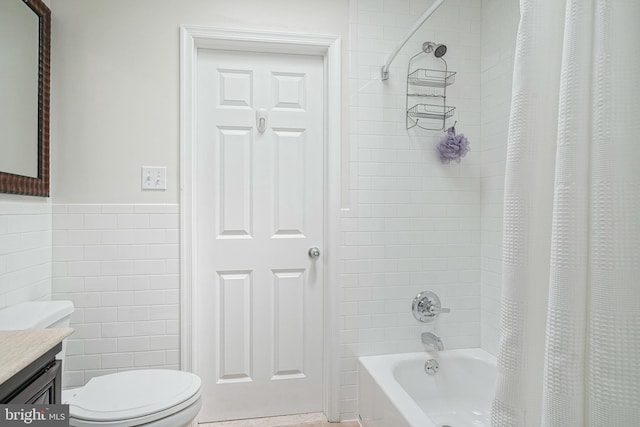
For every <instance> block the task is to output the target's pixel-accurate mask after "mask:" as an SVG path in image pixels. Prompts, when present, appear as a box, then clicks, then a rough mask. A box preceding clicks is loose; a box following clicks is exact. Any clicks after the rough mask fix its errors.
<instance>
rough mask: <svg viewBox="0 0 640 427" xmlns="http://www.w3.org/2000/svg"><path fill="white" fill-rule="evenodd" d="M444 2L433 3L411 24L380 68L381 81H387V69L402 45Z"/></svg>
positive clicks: (442, 0) (440, 0) (443, 0)
mask: <svg viewBox="0 0 640 427" xmlns="http://www.w3.org/2000/svg"><path fill="white" fill-rule="evenodd" d="M445 1H446V0H436V1H434V2H433V4H432V5H431V7H430V8H429V9H427V10H426V11H425V12H424V13H423V14H422V16H421V17H420V19H418V20H417V21H416V23H415V24H413V27H411V28H410V29H409V31H407V34H405V36H404V38H403V39H402V41H401V42H400V43H398V45H397V46H396V47H395V49H393V52H391V55H389V59H387V62H386V63H385V64H384V65H383V66H382V80H388V79H389V67H390V66H391V63H392V62H393V60H394V59H396V56H398V53H399V52H400V49H402V48H403V47H404V45H405V44H407V42H408V41H409V39H410V38H411V36H412V35H414V34H415V32H416V31H418V28H420V27H421V26H422V24H424V23H425V21H426V20H427V19H429V17H430V16H431V15H433V12H435V11H436V10H437V9H438V8H439V7H440V5H442V3H444V2H445Z"/></svg>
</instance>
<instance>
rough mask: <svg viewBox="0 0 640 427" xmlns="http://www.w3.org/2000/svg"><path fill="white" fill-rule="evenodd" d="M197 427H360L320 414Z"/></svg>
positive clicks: (225, 422) (254, 419) (350, 422)
mask: <svg viewBox="0 0 640 427" xmlns="http://www.w3.org/2000/svg"><path fill="white" fill-rule="evenodd" d="M198 427H360V423H359V422H358V421H343V422H341V423H330V422H328V421H327V418H326V417H325V416H324V414H323V413H322V412H316V413H312V414H299V415H286V416H282V417H269V418H253V419H250V420H237V421H222V422H218V423H206V424H198Z"/></svg>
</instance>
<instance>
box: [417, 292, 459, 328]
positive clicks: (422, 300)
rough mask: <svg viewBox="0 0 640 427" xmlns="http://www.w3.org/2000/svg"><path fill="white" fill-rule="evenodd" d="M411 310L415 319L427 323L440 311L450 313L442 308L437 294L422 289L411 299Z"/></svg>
mask: <svg viewBox="0 0 640 427" xmlns="http://www.w3.org/2000/svg"><path fill="white" fill-rule="evenodd" d="M411 312H412V313H413V317H415V318H416V320H418V321H420V322H423V323H429V322H433V321H434V320H436V317H438V315H440V314H441V313H450V312H451V310H450V309H448V308H443V307H442V304H441V303H440V298H438V295H436V294H435V293H433V292H431V291H422V292H420V293H419V294H418V295H416V297H415V298H414V299H413V302H412V304H411Z"/></svg>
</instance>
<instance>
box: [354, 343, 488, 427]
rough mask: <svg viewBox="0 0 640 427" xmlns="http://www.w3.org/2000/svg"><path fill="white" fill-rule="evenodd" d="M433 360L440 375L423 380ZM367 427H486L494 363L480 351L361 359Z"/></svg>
mask: <svg viewBox="0 0 640 427" xmlns="http://www.w3.org/2000/svg"><path fill="white" fill-rule="evenodd" d="M428 359H436V360H437V361H438V362H439V364H440V370H439V372H438V373H437V374H436V375H427V374H426V373H425V370H424V364H425V362H426V361H427V360H428ZM359 362H360V363H359V366H358V370H359V372H358V376H359V386H358V387H359V407H358V410H359V413H360V418H361V421H362V424H363V425H364V426H365V427H442V426H451V427H485V426H486V427H488V426H489V424H490V422H489V415H490V409H491V400H492V398H493V390H494V385H495V378H496V359H495V357H493V356H492V355H490V354H489V353H487V352H486V351H484V350H481V349H479V348H473V349H465V350H447V351H441V352H421V353H406V354H391V355H385V356H368V357H361V358H360V359H359Z"/></svg>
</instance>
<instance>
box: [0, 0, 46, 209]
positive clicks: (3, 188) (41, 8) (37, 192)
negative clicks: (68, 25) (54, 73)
mask: <svg viewBox="0 0 640 427" xmlns="http://www.w3.org/2000/svg"><path fill="white" fill-rule="evenodd" d="M22 1H23V2H24V4H25V5H26V6H28V7H29V8H30V9H31V10H32V11H33V12H34V13H35V14H36V15H38V22H39V24H38V27H39V36H38V40H39V43H38V45H39V46H38V176H37V177H35V178H34V177H30V176H23V175H15V174H11V173H6V172H0V192H2V193H11V194H23V195H28V196H42V197H49V104H50V88H49V85H50V81H49V79H50V71H51V10H49V8H48V7H47V5H46V4H44V2H43V1H42V0H22Z"/></svg>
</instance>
